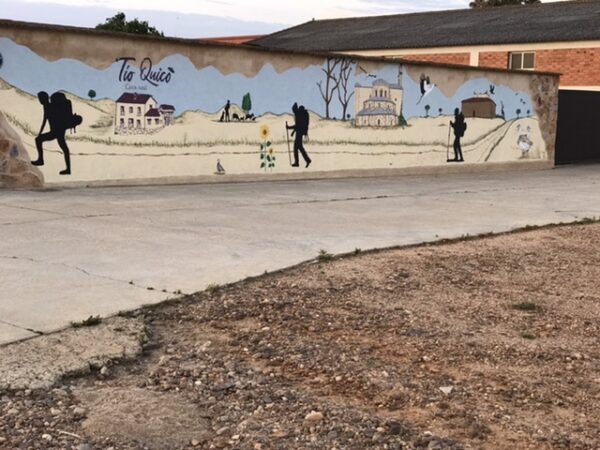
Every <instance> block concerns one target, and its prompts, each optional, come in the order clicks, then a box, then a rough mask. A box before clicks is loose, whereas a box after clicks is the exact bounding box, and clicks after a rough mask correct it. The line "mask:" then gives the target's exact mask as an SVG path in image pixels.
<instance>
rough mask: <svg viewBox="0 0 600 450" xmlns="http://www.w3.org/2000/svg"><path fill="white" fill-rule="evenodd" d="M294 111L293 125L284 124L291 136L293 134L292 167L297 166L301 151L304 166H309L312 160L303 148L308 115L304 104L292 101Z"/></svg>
mask: <svg viewBox="0 0 600 450" xmlns="http://www.w3.org/2000/svg"><path fill="white" fill-rule="evenodd" d="M292 111H293V112H294V125H286V127H287V129H288V130H293V131H292V136H294V135H295V139H294V162H293V164H292V167H298V166H299V165H300V164H299V162H298V152H300V153H302V157H303V158H304V161H306V167H308V166H310V163H311V162H312V160H311V159H310V158H309V156H308V154H307V153H306V150H305V149H304V142H303V141H304V136H308V126H309V121H310V117H309V115H308V111H307V110H306V108H305V107H304V106H302V105H301V106H298V103H294V105H293V106H292Z"/></svg>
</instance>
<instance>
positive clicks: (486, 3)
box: [469, 0, 542, 8]
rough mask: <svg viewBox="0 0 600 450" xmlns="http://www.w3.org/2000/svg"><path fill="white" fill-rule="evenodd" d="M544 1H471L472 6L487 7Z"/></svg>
mask: <svg viewBox="0 0 600 450" xmlns="http://www.w3.org/2000/svg"><path fill="white" fill-rule="evenodd" d="M532 3H542V2H541V1H540V0H474V1H472V2H471V3H469V6H470V7H471V8H487V7H490V6H509V5H531V4H532Z"/></svg>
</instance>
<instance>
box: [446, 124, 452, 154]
mask: <svg viewBox="0 0 600 450" xmlns="http://www.w3.org/2000/svg"><path fill="white" fill-rule="evenodd" d="M451 129H452V126H451V125H450V124H448V145H446V162H448V161H450V130H451Z"/></svg>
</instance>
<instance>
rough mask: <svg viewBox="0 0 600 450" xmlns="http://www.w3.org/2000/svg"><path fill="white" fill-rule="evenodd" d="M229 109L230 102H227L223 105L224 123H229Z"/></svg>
mask: <svg viewBox="0 0 600 450" xmlns="http://www.w3.org/2000/svg"><path fill="white" fill-rule="evenodd" d="M229 108H231V102H230V101H229V100H227V103H225V111H224V112H225V122H230V121H231V119H230V118H229Z"/></svg>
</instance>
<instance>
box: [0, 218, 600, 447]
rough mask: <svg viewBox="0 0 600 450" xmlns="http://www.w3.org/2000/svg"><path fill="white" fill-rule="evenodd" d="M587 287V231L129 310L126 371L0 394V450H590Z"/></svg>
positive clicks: (595, 439)
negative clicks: (134, 320)
mask: <svg viewBox="0 0 600 450" xmlns="http://www.w3.org/2000/svg"><path fill="white" fill-rule="evenodd" d="M599 279H600V225H598V224H594V225H585V226H567V227H560V228H551V229H544V230H537V231H531V232H526V233H517V234H512V235H504V236H499V237H493V238H485V239H480V240H474V241H468V242H459V243H453V244H444V245H435V246H422V247H417V248H411V249H403V250H391V251H385V252H380V253H373V254H367V255H359V256H357V257H352V258H346V259H342V260H334V261H330V262H322V263H318V264H307V265H304V266H301V267H297V268H294V269H292V270H288V271H285V272H283V273H277V274H273V275H269V276H265V277H262V278H260V279H256V280H249V281H244V282H241V283H237V284H235V285H231V286H226V287H221V288H216V289H211V290H210V292H204V293H199V294H196V295H193V296H190V297H187V298H185V299H183V300H182V301H181V302H178V303H171V304H166V305H160V306H157V307H154V308H152V309H147V310H143V311H141V312H140V313H139V314H140V316H141V317H143V318H144V320H145V321H146V326H147V327H148V329H149V331H150V334H151V341H150V345H149V346H147V348H146V353H145V355H144V357H143V358H140V359H139V360H138V361H136V362H134V363H128V364H124V365H119V364H115V365H114V366H112V367H111V368H110V370H109V371H107V372H105V373H104V374H94V376H91V377H86V378H83V379H79V380H70V381H68V382H63V383H64V386H62V387H61V388H60V389H59V391H60V392H63V393H64V394H61V395H59V396H57V394H55V393H54V391H51V392H50V393H49V392H47V391H44V390H39V391H11V392H5V393H4V394H3V395H1V402H0V424H1V425H0V447H1V446H2V445H6V448H16V447H22V446H30V447H31V448H57V449H58V448H83V449H106V448H109V447H113V448H114V449H115V450H116V449H139V448H148V449H166V448H201V449H211V448H232V449H233V448H235V449H252V450H256V449H356V450H362V449H366V448H373V449H390V450H392V449H429V450H433V449H470V448H473V449H510V450H513V449H515V448H518V449H536V450H537V449H567V448H568V449H598V448H600V431H599V429H598V426H597V424H598V423H600V413H599V412H598V411H600V362H599V357H600V348H599V346H598V338H599V335H600V293H599V291H598V286H599V282H598V280H599ZM90 392H92V393H93V392H96V394H94V395H95V397H94V398H95V400H91V397H90ZM163 396H168V398H167V397H163ZM161 398H164V399H165V400H164V403H162V404H163V408H164V409H161V407H160V406H159V405H160V404H161V400H160V399H161ZM111 399H114V400H111ZM137 399H141V400H139V401H138V400H137ZM59 402H60V404H59ZM167 403H168V404H169V405H175V406H171V407H167V406H165V405H167ZM113 405H114V406H113ZM124 405H125V406H124ZM177 405H185V406H183V407H182V408H179V407H177ZM190 405H194V406H193V407H191V406H190ZM52 410H54V413H56V415H54V416H53V415H52V413H51V412H49V411H52ZM111 410H114V417H113V418H111V417H110V416H111V413H110V411H111ZM26 411H27V412H26ZM178 414H183V419H180V420H178V419H177V418H178V417H179V416H178ZM126 416H131V417H133V418H135V420H133V424H132V422H131V420H129V421H128V418H127V417H126ZM167 417H168V419H167ZM193 418H196V419H195V420H197V423H196V425H197V426H198V427H199V428H198V429H195V428H193V425H191V423H192V422H194V420H193ZM156 421H158V422H156ZM94 423H95V424H96V425H94ZM154 427H156V428H157V429H159V430H161V431H160V432H159V433H154V431H152V429H153V428H154ZM182 430H183V431H182ZM65 432H66V433H70V434H65ZM42 435H46V437H45V440H43V439H44V438H43V437H42ZM2 439H3V440H4V441H2ZM156 439H159V440H156ZM2 442H4V444H2ZM78 446H79V447H78Z"/></svg>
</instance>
